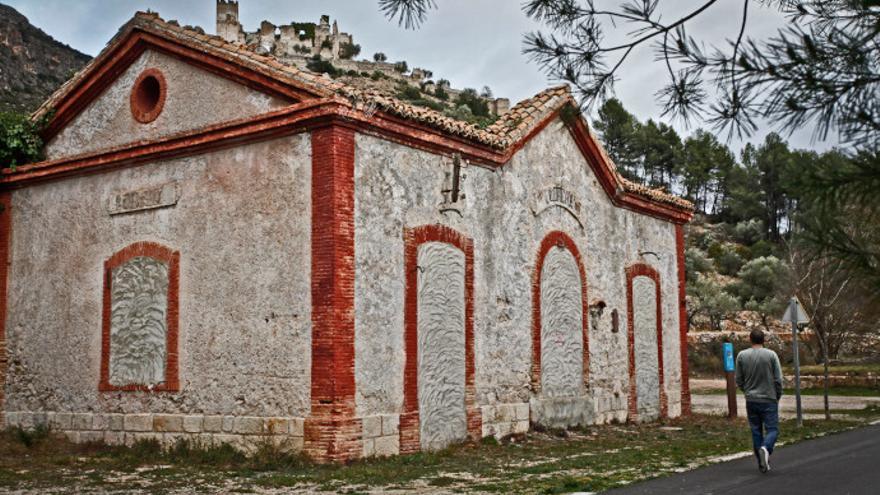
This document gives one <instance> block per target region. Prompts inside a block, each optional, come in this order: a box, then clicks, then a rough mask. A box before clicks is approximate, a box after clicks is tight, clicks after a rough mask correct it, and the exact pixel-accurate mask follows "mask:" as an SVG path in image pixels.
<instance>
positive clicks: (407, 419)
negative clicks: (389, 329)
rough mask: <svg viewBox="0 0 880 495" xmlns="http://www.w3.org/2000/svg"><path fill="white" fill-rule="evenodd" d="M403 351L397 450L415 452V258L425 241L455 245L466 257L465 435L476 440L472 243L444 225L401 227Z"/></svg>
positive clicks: (479, 427) (478, 428)
mask: <svg viewBox="0 0 880 495" xmlns="http://www.w3.org/2000/svg"><path fill="white" fill-rule="evenodd" d="M403 237H404V267H405V270H406V288H405V293H404V294H405V295H404V298H405V299H404V335H403V341H404V344H403V345H404V352H405V355H406V360H405V364H404V368H403V414H401V415H400V453H401V454H408V453H413V452H418V451H419V450H420V448H421V446H420V438H419V338H418V331H419V324H418V321H419V318H418V307H419V300H418V295H419V294H418V292H419V291H418V286H419V285H418V261H419V246H421V245H422V244H424V243H426V242H444V243H447V244H450V245H452V246H455V247H456V248H458V249H459V250H461V252H463V253H464V257H465V280H464V301H465V321H464V362H465V369H464V380H465V381H464V385H465V396H464V400H465V411H466V414H467V429H468V436H469V437H470V438H471V439H472V440H478V439H479V438H480V436H481V435H482V428H483V427H482V418H481V416H480V408H479V407H478V406H477V403H476V401H477V397H476V388H475V385H474V243H473V241H472V240H471V239H469V238H468V237H466V236H464V235H462V234H460V233H458V232H456V231H455V230H453V229H451V228H449V227H446V226H443V225H425V226H422V227H416V228H412V229H409V228H407V229H404V232H403Z"/></svg>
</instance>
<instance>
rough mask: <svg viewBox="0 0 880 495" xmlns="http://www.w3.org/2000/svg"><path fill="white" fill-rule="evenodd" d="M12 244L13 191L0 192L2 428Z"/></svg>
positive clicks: (0, 425)
mask: <svg viewBox="0 0 880 495" xmlns="http://www.w3.org/2000/svg"><path fill="white" fill-rule="evenodd" d="M11 246H12V193H11V192H9V191H2V192H0V430H2V429H3V428H5V427H6V416H5V414H4V411H5V409H4V406H5V404H6V395H5V394H6V392H5V390H6V373H7V364H8V356H7V354H6V309H7V302H6V297H7V291H6V287H7V284H8V281H9V264H10V263H11V262H12V260H11V259H10V254H11Z"/></svg>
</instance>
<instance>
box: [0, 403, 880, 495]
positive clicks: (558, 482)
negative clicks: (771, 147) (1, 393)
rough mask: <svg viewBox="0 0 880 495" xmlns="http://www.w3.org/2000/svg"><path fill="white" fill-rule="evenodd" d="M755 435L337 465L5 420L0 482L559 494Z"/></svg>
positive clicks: (739, 426) (572, 434)
mask: <svg viewBox="0 0 880 495" xmlns="http://www.w3.org/2000/svg"><path fill="white" fill-rule="evenodd" d="M876 417H880V407H876V406H875V407H872V408H870V409H868V410H865V411H861V412H857V413H854V414H852V415H849V416H848V420H832V421H805V426H806V427H805V428H802V429H797V428H795V427H794V422H793V421H783V422H782V423H781V430H782V440H784V441H785V442H787V443H793V442H797V441H800V440H803V439H805V438H811V437H814V436H818V435H821V434H826V433H830V432H835V431H841V430H843V429H847V428H850V427H852V426H854V425H858V424H862V423H863V422H864V421H866V420H867V419H868V418H876ZM661 426H669V427H674V428H673V429H661V428H660V427H661ZM749 445H750V434H749V430H748V427H747V425H746V423H745V420H744V419H738V420H734V421H730V420H728V419H726V418H722V417H714V416H701V415H695V416H692V417H690V418H687V419H683V420H668V421H664V422H663V423H660V424H647V425H614V426H601V427H588V428H581V429H576V430H571V431H568V432H566V434H565V435H564V436H562V435H560V434H559V432H557V431H547V432H532V433H530V434H528V435H523V436H517V437H516V438H511V439H509V440H506V441H504V442H491V441H486V442H477V443H468V444H463V445H457V446H454V447H451V448H449V449H446V450H443V451H440V452H424V453H418V454H413V455H406V456H398V457H392V458H387V459H372V460H364V461H357V462H354V463H352V464H350V465H347V466H332V465H320V464H314V463H312V462H310V461H308V460H306V459H304V458H302V457H300V456H298V455H294V454H288V453H285V452H284V450H283V449H280V448H279V447H277V446H275V445H274V444H271V443H268V442H267V443H266V444H265V445H261V446H259V448H258V449H257V450H256V452H255V453H254V454H253V455H251V456H250V457H246V456H244V455H243V454H241V453H240V452H238V451H236V450H235V449H233V448H231V447H229V446H212V447H204V446H200V445H198V444H194V443H188V442H180V443H178V444H176V445H175V446H174V447H172V448H170V449H167V450H163V449H161V448H159V444H158V443H157V442H150V441H145V442H138V443H136V444H135V445H133V446H132V447H108V446H103V445H97V444H95V445H74V444H70V443H69V442H66V441H65V440H63V439H60V438H57V437H54V436H53V435H52V434H51V432H45V435H43V434H40V435H36V434H34V435H33V436H27V437H23V436H22V435H21V434H20V433H19V432H17V431H15V430H9V431H7V432H5V433H2V434H0V491H3V490H32V491H37V492H39V491H44V490H49V489H62V488H63V489H65V490H68V491H73V492H76V491H89V490H99V491H114V490H129V491H130V490H132V489H134V488H140V489H143V490H145V491H151V492H155V493H163V492H168V491H174V490H178V489H179V490H183V489H189V490H192V489H196V490H197V491H204V492H233V491H235V492H238V491H240V492H248V491H250V490H251V489H252V488H257V487H260V488H272V489H279V490H285V489H293V488H297V489H300V490H304V491H309V492H320V491H332V492H337V493H363V492H368V491H371V490H372V491H375V490H390V489H394V488H397V489H403V490H405V489H408V488H411V489H415V488H417V487H424V486H426V485H427V486H431V487H440V488H443V489H445V490H449V491H453V492H468V493H471V492H475V491H479V492H484V493H523V494H554V493H570V492H573V491H601V490H605V489H608V488H612V487H615V486H618V485H620V484H621V483H626V482H631V481H634V480H638V479H643V478H646V477H653V476H658V475H663V474H665V473H669V472H671V471H673V470H675V469H677V468H681V467H684V466H688V465H689V464H690V463H691V462H692V461H693V460H694V459H701V458H706V457H710V456H717V455H725V454H731V453H734V452H739V451H743V450H747V449H748V448H749Z"/></svg>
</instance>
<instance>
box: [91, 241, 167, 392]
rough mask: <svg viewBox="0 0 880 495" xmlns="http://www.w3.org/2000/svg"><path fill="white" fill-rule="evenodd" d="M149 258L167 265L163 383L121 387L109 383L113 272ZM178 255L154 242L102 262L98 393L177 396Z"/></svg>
mask: <svg viewBox="0 0 880 495" xmlns="http://www.w3.org/2000/svg"><path fill="white" fill-rule="evenodd" d="M141 256H143V257H147V258H153V259H155V260H159V261H163V262H165V263H166V264H167V265H168V307H167V312H166V315H165V317H166V329H167V330H166V332H167V333H166V337H165V346H166V348H165V381H164V382H163V383H160V384H158V385H155V386H152V387H148V386H146V385H142V384H137V383H133V384H128V385H122V386H116V385H112V384H111V383H110V317H111V313H112V307H111V304H112V297H111V294H112V292H113V287H112V284H113V269H114V268H116V267H118V266H119V265H122V264H123V263H125V262H127V261H129V260H130V259H132V258H137V257H141ZM179 286H180V253H179V252H177V251H172V250H171V249H168V248H167V247H165V246H162V245H160V244H156V243H154V242H136V243H134V244H131V245H130V246H128V247H126V248H124V249H122V250H121V251H119V252H117V253H116V254H114V255H113V256H111V257H110V259H108V260H107V261H105V262H104V306H103V319H102V325H101V381H100V383H99V384H98V390H99V391H101V392H117V391H126V392H134V391H142V392H177V391H179V390H180V378H179V369H180V368H179V362H178V344H177V340H178V321H179V306H178V304H179V301H180V297H179V290H178V289H179Z"/></svg>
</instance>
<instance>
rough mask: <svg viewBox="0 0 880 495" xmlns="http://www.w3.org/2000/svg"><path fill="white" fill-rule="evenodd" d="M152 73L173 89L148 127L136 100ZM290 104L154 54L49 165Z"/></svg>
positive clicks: (132, 70) (124, 78) (52, 149)
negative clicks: (137, 113)
mask: <svg viewBox="0 0 880 495" xmlns="http://www.w3.org/2000/svg"><path fill="white" fill-rule="evenodd" d="M149 68H155V69H158V70H159V71H161V73H162V75H163V76H164V78H165V81H166V83H167V94H166V98H165V104H164V107H163V110H162V113H161V114H160V115H159V117H158V118H156V120H154V121H153V122H150V123H148V124H143V123H141V122H138V121H137V120H135V118H134V117H133V116H132V112H131V103H130V95H131V90H132V86H133V85H134V83H135V81H136V80H137V78H138V76H139V75H140V74H141V73H142V72H143V71H144V70H145V69H149ZM287 104H288V103H287V102H285V101H284V100H282V99H280V98H276V97H274V96H269V95H266V94H263V93H260V92H258V91H255V90H252V89H250V88H247V87H245V86H242V85H240V84H238V83H235V82H233V81H230V80H228V79H225V78H222V77H220V76H217V75H214V74H212V73H210V72H207V71H204V70H202V69H199V68H196V67H193V66H192V65H189V64H187V63H186V62H183V61H181V60H178V59H176V58H174V57H171V56H168V55H165V54H162V53H159V52H156V51H152V50H148V51H146V52H145V53H144V54H143V55H141V57H140V58H139V59H138V60H136V61H135V62H134V63H133V64H132V65H131V66H130V67H129V68H128V69H126V70H125V71H124V72H123V73H122V74H121V75H120V76H119V78H118V79H117V80H116V81H115V82H113V84H111V85H110V87H108V88H107V89H105V90H104V92H103V93H102V94H101V96H99V97H98V98H97V99H96V100H95V101H94V102H92V103H91V105H89V106H88V107H87V108H86V109H85V110H83V111H82V112H81V113H80V114H79V115H77V116H76V117H75V118H74V119H73V121H72V122H71V123H70V124H68V125H67V126H66V127H65V128H64V130H62V131H61V132H60V133H59V134H58V135H57V136H55V137H54V138H53V139H52V140H51V141H49V143H48V144H47V146H46V156H47V158H49V159H56V158H61V157H67V156H71V155H78V154H83V153H89V152H93V151H98V150H100V149H105V148H111V147H115V146H120V145H124V144H127V143H131V142H135V141H141V140H148V139H156V138H159V137H162V136H168V135H172V134H176V133H180V132H184V131H188V130H194V129H198V128H201V127H205V126H207V125H211V124H217V123H221V122H227V121H230V120H236V119H242V118H246V117H251V116H255V115H259V114H262V113H265V112H268V111H271V110H274V109H277V108H281V107H283V106H285V105H287Z"/></svg>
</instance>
